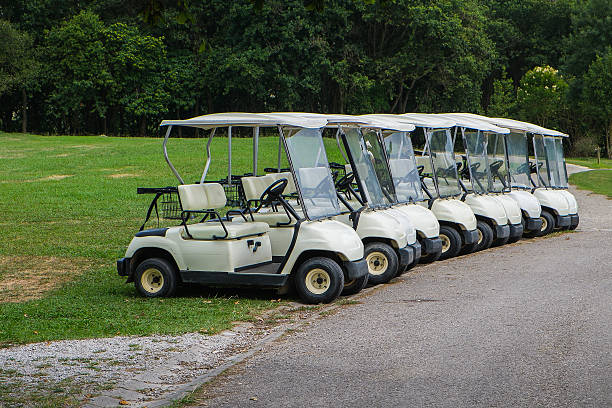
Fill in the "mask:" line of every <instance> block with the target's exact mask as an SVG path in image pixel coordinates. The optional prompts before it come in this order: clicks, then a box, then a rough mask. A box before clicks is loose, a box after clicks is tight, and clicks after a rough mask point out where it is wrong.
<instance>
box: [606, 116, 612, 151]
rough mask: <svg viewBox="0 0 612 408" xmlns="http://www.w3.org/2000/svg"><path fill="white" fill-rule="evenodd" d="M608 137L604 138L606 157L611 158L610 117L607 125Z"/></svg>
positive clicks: (611, 122) (611, 135)
mask: <svg viewBox="0 0 612 408" xmlns="http://www.w3.org/2000/svg"><path fill="white" fill-rule="evenodd" d="M607 133H608V137H607V138H606V145H607V146H606V150H607V151H608V159H612V119H611V120H610V123H609V125H608V132H607Z"/></svg>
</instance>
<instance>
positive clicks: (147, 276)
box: [140, 268, 164, 293]
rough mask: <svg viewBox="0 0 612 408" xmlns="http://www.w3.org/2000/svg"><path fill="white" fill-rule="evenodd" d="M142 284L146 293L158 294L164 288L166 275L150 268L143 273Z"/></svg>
mask: <svg viewBox="0 0 612 408" xmlns="http://www.w3.org/2000/svg"><path fill="white" fill-rule="evenodd" d="M140 284H141V286H142V288H143V289H144V290H145V291H146V292H148V293H157V292H159V291H160V290H161V288H162V287H163V286H164V275H162V273H161V272H160V271H159V269H155V268H149V269H147V270H145V271H144V272H143V273H142V277H141V278H140Z"/></svg>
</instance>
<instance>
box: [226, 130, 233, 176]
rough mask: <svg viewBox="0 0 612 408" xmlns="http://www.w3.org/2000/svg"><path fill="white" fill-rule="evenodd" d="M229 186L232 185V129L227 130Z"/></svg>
mask: <svg viewBox="0 0 612 408" xmlns="http://www.w3.org/2000/svg"><path fill="white" fill-rule="evenodd" d="M227 152H228V156H227V185H228V186H231V185H232V127H231V126H228V128H227Z"/></svg>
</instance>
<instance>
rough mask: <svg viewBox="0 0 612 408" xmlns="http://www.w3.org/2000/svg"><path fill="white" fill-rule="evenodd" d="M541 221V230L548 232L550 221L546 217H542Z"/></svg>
mask: <svg viewBox="0 0 612 408" xmlns="http://www.w3.org/2000/svg"><path fill="white" fill-rule="evenodd" d="M540 219H541V220H542V227H541V228H540V231H542V232H543V231H546V228H548V220H547V219H546V217H540Z"/></svg>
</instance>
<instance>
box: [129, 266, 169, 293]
mask: <svg viewBox="0 0 612 408" xmlns="http://www.w3.org/2000/svg"><path fill="white" fill-rule="evenodd" d="M176 283H177V271H176V268H175V267H174V265H172V264H171V263H170V262H168V261H167V260H165V259H163V258H149V259H145V260H144V261H142V262H141V263H140V265H138V267H137V268H136V273H135V276H134V285H135V286H136V289H137V290H138V292H140V294H141V295H143V296H146V297H151V298H153V297H162V296H172V295H173V294H174V292H175V291H176Z"/></svg>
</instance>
